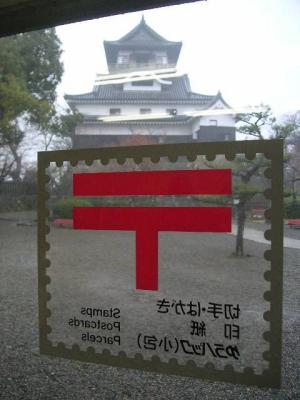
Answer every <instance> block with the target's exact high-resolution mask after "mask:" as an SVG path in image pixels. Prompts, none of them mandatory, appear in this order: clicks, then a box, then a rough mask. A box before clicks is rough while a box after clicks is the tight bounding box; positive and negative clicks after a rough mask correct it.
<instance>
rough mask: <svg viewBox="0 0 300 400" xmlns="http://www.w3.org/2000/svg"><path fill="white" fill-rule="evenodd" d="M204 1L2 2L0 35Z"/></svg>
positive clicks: (3, 0) (72, 0)
mask: <svg viewBox="0 0 300 400" xmlns="http://www.w3.org/2000/svg"><path fill="white" fill-rule="evenodd" d="M195 1H205V0H123V1H122V0H1V2H0V21H1V23H0V36H8V35H13V34H16V33H20V32H26V31H32V30H37V29H44V28H49V27H53V26H57V25H63V24H68V23H72V22H79V21H85V20H89V19H94V18H100V17H107V16H110V15H116V14H122V13H126V12H133V11H140V10H147V9H151V8H156V7H164V6H170V5H176V4H182V3H192V2H195Z"/></svg>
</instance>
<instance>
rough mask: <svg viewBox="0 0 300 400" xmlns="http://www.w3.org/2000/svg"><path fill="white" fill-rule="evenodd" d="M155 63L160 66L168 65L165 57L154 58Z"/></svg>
mask: <svg viewBox="0 0 300 400" xmlns="http://www.w3.org/2000/svg"><path fill="white" fill-rule="evenodd" d="M156 63H157V64H161V65H165V64H168V58H167V56H156Z"/></svg>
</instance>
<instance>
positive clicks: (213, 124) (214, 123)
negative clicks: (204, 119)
mask: <svg viewBox="0 0 300 400" xmlns="http://www.w3.org/2000/svg"><path fill="white" fill-rule="evenodd" d="M209 125H210V126H217V125H218V121H217V120H216V119H210V120H209Z"/></svg>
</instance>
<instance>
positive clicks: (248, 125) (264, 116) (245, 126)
mask: <svg viewBox="0 0 300 400" xmlns="http://www.w3.org/2000/svg"><path fill="white" fill-rule="evenodd" d="M261 107H262V108H263V110H262V111H258V112H252V113H249V114H237V116H236V118H235V120H236V122H237V123H241V124H240V125H239V126H238V128H237V131H238V132H240V133H243V134H244V135H247V136H253V137H255V138H257V139H261V140H262V139H264V134H263V129H264V128H265V127H266V126H270V127H272V126H273V125H274V124H275V121H276V120H275V118H274V117H273V115H272V111H271V107H270V106H266V105H263V104H262V105H261Z"/></svg>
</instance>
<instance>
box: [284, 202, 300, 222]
mask: <svg viewBox="0 0 300 400" xmlns="http://www.w3.org/2000/svg"><path fill="white" fill-rule="evenodd" d="M284 213H285V217H286V218H291V219H293V218H300V202H297V203H294V202H288V203H285V205H284Z"/></svg>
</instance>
